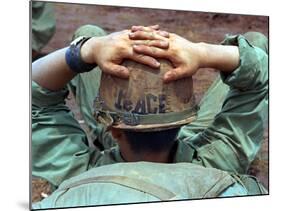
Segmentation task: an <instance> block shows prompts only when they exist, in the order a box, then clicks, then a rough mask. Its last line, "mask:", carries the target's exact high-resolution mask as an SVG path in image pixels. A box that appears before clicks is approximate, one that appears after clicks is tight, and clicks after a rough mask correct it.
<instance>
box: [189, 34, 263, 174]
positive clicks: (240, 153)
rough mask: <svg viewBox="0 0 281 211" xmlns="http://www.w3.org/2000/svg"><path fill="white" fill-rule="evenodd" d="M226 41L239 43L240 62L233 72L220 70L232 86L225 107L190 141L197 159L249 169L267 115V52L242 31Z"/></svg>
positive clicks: (211, 164) (225, 167) (221, 166)
mask: <svg viewBox="0 0 281 211" xmlns="http://www.w3.org/2000/svg"><path fill="white" fill-rule="evenodd" d="M223 44H227V45H237V46H239V53H240V65H239V67H238V68H237V69H236V70H234V71H233V72H232V73H231V74H228V75H227V74H224V73H221V78H222V80H223V82H224V83H225V84H227V85H229V87H230V90H229V92H228V94H227V96H226V98H225V100H224V103H223V105H222V109H221V111H220V112H219V113H218V114H217V115H216V116H215V118H214V121H213V122H212V123H211V124H210V126H208V127H207V129H205V130H204V131H203V132H201V133H199V134H197V135H195V136H193V137H192V138H191V139H189V140H188V141H189V143H190V145H191V146H192V147H193V148H195V149H196V154H195V158H194V163H198V164H201V165H203V166H207V167H215V168H218V169H222V170H226V171H231V172H235V173H246V171H247V170H248V168H249V165H250V163H251V162H252V161H253V160H254V158H255V156H256V154H257V152H258V151H259V149H260V148H261V144H262V141H263V132H264V129H265V127H266V122H267V118H268V55H267V54H266V53H265V52H264V51H263V50H261V49H260V48H257V47H254V46H252V45H251V44H250V43H249V42H248V41H247V40H246V39H245V38H244V37H243V36H242V35H239V36H233V37H228V38H227V39H226V40H225V41H224V42H223Z"/></svg>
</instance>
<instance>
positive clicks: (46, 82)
mask: <svg viewBox="0 0 281 211" xmlns="http://www.w3.org/2000/svg"><path fill="white" fill-rule="evenodd" d="M66 49H67V48H63V49H60V50H57V51H55V52H53V53H51V54H49V55H47V56H45V57H43V58H41V59H39V60H37V61H35V62H33V63H32V80H33V81H35V82H36V83H38V84H39V85H40V86H42V87H44V88H46V89H49V90H52V91H57V90H60V89H62V88H63V87H65V85H66V84H67V83H68V82H69V81H70V80H71V79H72V78H73V77H74V76H75V75H76V73H74V72H73V71H72V70H71V69H70V68H69V67H68V65H67V63H66V60H65V51H66Z"/></svg>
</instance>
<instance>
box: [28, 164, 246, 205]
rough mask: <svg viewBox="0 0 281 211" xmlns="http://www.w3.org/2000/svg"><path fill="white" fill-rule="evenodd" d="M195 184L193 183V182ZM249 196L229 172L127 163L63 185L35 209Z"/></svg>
mask: <svg viewBox="0 0 281 211" xmlns="http://www.w3.org/2000/svg"><path fill="white" fill-rule="evenodd" d="M191 181H192V182H191ZM247 194H248V191H247V189H246V188H245V187H244V186H243V184H241V183H239V182H238V181H237V180H235V178H233V177H232V176H231V175H229V173H227V172H224V171H221V170H218V169H215V168H205V167H202V166H199V165H196V164H192V163H175V164H160V163H151V162H136V163H134V162H133V163H131V162H127V163H126V162H124V163H116V164H112V165H105V166H101V167H97V168H93V169H90V170H89V171H87V172H84V173H82V174H81V175H79V176H77V177H72V178H71V179H69V180H66V181H65V182H63V183H62V184H61V185H60V186H59V188H58V189H57V190H56V191H55V192H53V193H52V195H51V196H49V197H48V198H46V199H44V200H43V201H41V202H38V203H35V204H33V209H44V208H50V207H52V208H62V207H75V206H88V205H105V204H111V205H112V204H122V203H139V202H156V201H170V200H184V199H198V198H214V197H227V196H245V195H247Z"/></svg>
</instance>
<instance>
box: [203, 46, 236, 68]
mask: <svg viewBox="0 0 281 211" xmlns="http://www.w3.org/2000/svg"><path fill="white" fill-rule="evenodd" d="M198 46H199V48H200V67H203V68H205V67H207V68H215V69H218V70H220V71H222V72H229V73H230V72H233V71H234V70H235V69H236V68H237V67H238V66H239V49H238V47H237V46H224V45H213V44H207V43H199V44H198Z"/></svg>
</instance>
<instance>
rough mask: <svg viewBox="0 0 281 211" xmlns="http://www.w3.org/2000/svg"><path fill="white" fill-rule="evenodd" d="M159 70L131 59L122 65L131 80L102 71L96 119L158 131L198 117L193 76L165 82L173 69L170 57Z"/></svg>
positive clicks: (138, 129)
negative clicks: (165, 76) (165, 75)
mask: <svg viewBox="0 0 281 211" xmlns="http://www.w3.org/2000/svg"><path fill="white" fill-rule="evenodd" d="M159 62H160V64H161V66H160V68H159V69H158V70H155V69H152V68H150V67H148V66H146V65H142V64H139V63H136V62H133V61H130V60H126V61H124V62H123V64H122V65H124V66H126V67H127V68H128V69H129V71H130V77H129V79H121V78H118V77H116V76H112V75H109V74H106V73H102V77H101V84H100V90H99V96H98V97H97V99H96V100H95V102H94V110H95V114H94V116H95V118H96V119H97V120H98V121H99V122H100V123H103V124H105V125H107V126H112V127H115V128H120V129H125V130H134V131H159V130H166V129H170V128H175V127H179V126H181V125H184V124H187V123H190V122H191V121H193V120H194V119H195V118H196V111H197V106H196V104H195V98H194V95H193V82H192V78H191V77H188V78H183V79H180V80H176V81H174V82H170V83H167V84H165V83H163V75H164V74H165V73H166V72H167V71H169V70H171V68H172V66H171V63H170V62H169V61H167V60H160V61H159Z"/></svg>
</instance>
